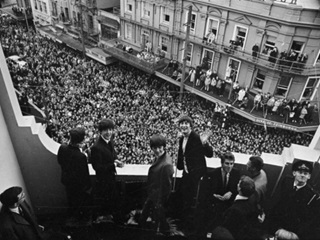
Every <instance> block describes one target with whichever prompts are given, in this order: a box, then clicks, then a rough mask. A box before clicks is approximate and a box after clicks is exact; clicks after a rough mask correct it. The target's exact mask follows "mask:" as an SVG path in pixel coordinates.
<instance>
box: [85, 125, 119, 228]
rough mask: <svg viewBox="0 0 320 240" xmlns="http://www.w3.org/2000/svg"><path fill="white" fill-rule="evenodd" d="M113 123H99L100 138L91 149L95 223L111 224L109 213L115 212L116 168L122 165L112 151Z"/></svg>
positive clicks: (111, 217) (111, 219)
mask: <svg viewBox="0 0 320 240" xmlns="http://www.w3.org/2000/svg"><path fill="white" fill-rule="evenodd" d="M114 127H115V125H114V123H113V121H112V120H110V119H103V120H101V121H100V122H99V125H98V129H99V132H100V136H99V138H98V140H97V141H96V142H95V144H94V145H93V146H92V147H91V158H90V159H91V163H92V167H93V169H94V170H95V171H96V179H97V182H96V190H95V193H96V200H97V204H98V205H100V207H101V209H100V213H99V214H100V216H98V218H97V220H96V222H97V223H99V222H108V221H109V222H112V221H113V216H112V215H111V211H112V210H113V211H114V210H115V203H116V197H117V191H116V178H115V175H116V167H123V163H122V162H121V161H119V160H117V154H116V152H115V149H114V142H113V131H114Z"/></svg>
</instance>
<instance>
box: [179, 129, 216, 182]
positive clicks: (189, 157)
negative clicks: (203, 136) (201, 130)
mask: <svg viewBox="0 0 320 240" xmlns="http://www.w3.org/2000/svg"><path fill="white" fill-rule="evenodd" d="M182 142H183V137H181V138H180V139H179V150H178V163H177V167H178V169H179V170H184V163H183V159H184V158H185V160H186V165H187V168H188V172H189V174H190V175H193V176H194V177H195V178H198V179H200V178H201V177H202V176H203V175H204V174H205V173H206V171H207V164H206V159H205V156H206V157H212V156H213V150H212V147H211V146H210V145H209V144H206V145H202V142H201V140H200V136H199V135H198V134H197V133H195V132H194V131H191V133H190V135H189V138H188V142H187V144H186V151H185V153H184V154H183V150H182ZM184 174H185V172H184Z"/></svg>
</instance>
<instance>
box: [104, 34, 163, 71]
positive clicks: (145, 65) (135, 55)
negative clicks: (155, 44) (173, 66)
mask: <svg viewBox="0 0 320 240" xmlns="http://www.w3.org/2000/svg"><path fill="white" fill-rule="evenodd" d="M113 42H114V43H115V44H114V45H113V46H107V47H105V48H104V49H103V50H104V52H106V53H107V54H110V55H111V56H113V57H115V58H117V59H119V60H120V61H122V62H126V63H128V64H130V65H132V66H134V67H136V68H139V69H141V70H142V71H145V72H147V73H149V74H154V73H155V71H156V70H157V69H161V68H163V67H164V66H166V65H167V61H168V60H167V59H165V58H160V57H159V56H157V55H154V54H152V53H148V52H146V51H144V50H143V49H137V48H136V47H134V46H128V45H127V44H126V43H121V40H116V39H113Z"/></svg>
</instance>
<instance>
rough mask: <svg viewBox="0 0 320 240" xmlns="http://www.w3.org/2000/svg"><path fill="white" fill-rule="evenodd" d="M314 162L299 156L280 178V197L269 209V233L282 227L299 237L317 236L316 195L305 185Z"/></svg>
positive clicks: (319, 202) (318, 201)
mask: <svg viewBox="0 0 320 240" xmlns="http://www.w3.org/2000/svg"><path fill="white" fill-rule="evenodd" d="M312 170H313V163H312V162H308V161H303V160H298V161H296V162H294V163H293V165H292V175H293V177H292V176H287V177H285V178H284V179H283V180H282V184H281V192H280V199H279V201H278V203H277V204H276V205H275V206H274V208H273V209H272V210H271V213H270V216H269V219H270V223H269V225H270V233H272V234H273V233H274V232H275V231H276V230H278V229H285V230H287V231H290V232H293V233H295V234H297V235H298V237H299V239H317V238H319V225H320V223H319V218H320V214H319V211H320V210H319V209H320V200H319V195H318V194H317V193H316V192H315V191H314V190H313V189H312V187H311V186H309V185H308V183H307V182H308V180H309V179H310V178H311V173H312Z"/></svg>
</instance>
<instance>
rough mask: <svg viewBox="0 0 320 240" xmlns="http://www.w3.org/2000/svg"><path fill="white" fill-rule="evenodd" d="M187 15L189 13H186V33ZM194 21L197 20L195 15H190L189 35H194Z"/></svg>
mask: <svg viewBox="0 0 320 240" xmlns="http://www.w3.org/2000/svg"><path fill="white" fill-rule="evenodd" d="M188 15H189V11H186V25H185V26H186V27H185V31H187V22H188ZM196 20H197V15H196V14H195V13H191V20H190V33H194V32H195V28H196Z"/></svg>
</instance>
